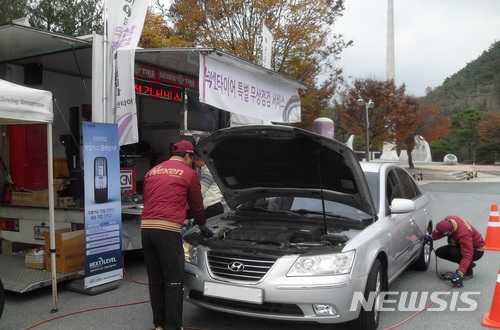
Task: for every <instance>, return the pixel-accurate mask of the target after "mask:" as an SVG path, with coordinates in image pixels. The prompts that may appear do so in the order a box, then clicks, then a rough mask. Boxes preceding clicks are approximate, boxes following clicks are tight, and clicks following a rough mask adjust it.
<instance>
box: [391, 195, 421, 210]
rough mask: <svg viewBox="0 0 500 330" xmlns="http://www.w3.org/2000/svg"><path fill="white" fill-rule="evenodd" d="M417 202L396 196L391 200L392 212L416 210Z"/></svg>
mask: <svg viewBox="0 0 500 330" xmlns="http://www.w3.org/2000/svg"><path fill="white" fill-rule="evenodd" d="M415 209H416V207H415V202H414V201H412V200H411V199H406V198H394V199H393V200H392V202H391V213H392V214H398V213H409V212H413V211H415Z"/></svg>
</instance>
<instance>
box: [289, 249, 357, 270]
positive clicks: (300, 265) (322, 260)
mask: <svg viewBox="0 0 500 330" xmlns="http://www.w3.org/2000/svg"><path fill="white" fill-rule="evenodd" d="M355 254H356V252H355V251H354V250H352V251H348V252H343V253H332V254H322V255H311V256H304V257H299V258H298V259H297V260H296V261H295V263H294V264H293V266H292V268H291V269H290V270H289V271H288V274H287V276H320V275H341V274H349V273H350V272H351V268H352V264H353V262H354V255H355Z"/></svg>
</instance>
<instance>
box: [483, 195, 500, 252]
mask: <svg viewBox="0 0 500 330" xmlns="http://www.w3.org/2000/svg"><path fill="white" fill-rule="evenodd" d="M485 242H486V244H485V245H484V248H485V249H486V250H495V251H500V218H499V217H498V205H497V204H491V211H490V219H489V220H488V229H487V230H486V237H485Z"/></svg>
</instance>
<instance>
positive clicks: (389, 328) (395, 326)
mask: <svg viewBox="0 0 500 330" xmlns="http://www.w3.org/2000/svg"><path fill="white" fill-rule="evenodd" d="M453 288H454V286H452V287H451V288H449V289H448V290H446V291H444V292H442V293H441V294H440V295H439V296H437V297H436V299H435V300H431V301H430V302H429V303H428V304H427V305H426V306H425V307H424V308H422V309H421V310H419V311H418V312H416V313H415V314H413V315H412V316H410V317H408V318H406V319H404V320H403V321H401V322H399V323H396V324H395V325H393V326H390V327H388V328H385V329H384V330H391V329H395V328H397V327H399V326H400V325H402V324H404V323H406V322H408V321H409V320H411V319H412V318H414V317H415V316H417V315H418V314H420V313H422V312H423V311H425V310H426V309H427V308H429V307H430V306H431V305H432V304H434V303H435V302H436V300H437V299H439V297H441V296H442V295H444V294H445V293H447V292H449V291H451V290H452V289H453Z"/></svg>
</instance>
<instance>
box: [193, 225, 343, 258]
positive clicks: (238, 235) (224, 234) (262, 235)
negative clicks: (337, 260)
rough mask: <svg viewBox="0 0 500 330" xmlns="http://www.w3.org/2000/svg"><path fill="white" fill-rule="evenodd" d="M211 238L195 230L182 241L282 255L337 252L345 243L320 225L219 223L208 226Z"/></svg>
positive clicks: (340, 233) (340, 235)
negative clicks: (211, 234) (325, 251)
mask: <svg viewBox="0 0 500 330" xmlns="http://www.w3.org/2000/svg"><path fill="white" fill-rule="evenodd" d="M210 229H211V230H212V231H213V232H214V236H213V237H211V238H209V239H207V238H204V237H203V236H201V235H200V234H199V232H198V231H197V230H195V231H190V232H189V233H188V234H187V235H185V236H184V237H183V239H184V240H185V241H186V242H188V243H190V244H192V245H200V244H201V245H204V246H206V247H209V248H210V249H212V250H223V251H233V252H243V253H246V252H251V253H265V254H271V255H286V254H292V253H305V252H307V251H316V250H323V249H328V250H329V251H332V249H334V250H335V251H341V250H342V248H343V247H344V245H345V244H346V243H347V241H348V240H349V237H348V236H347V235H346V231H345V230H342V229H338V228H335V229H334V228H332V229H330V228H329V229H328V230H327V231H325V229H324V228H323V227H322V226H321V225H316V224H303V225H299V226H293V227H292V226H283V225H271V224H269V223H266V224H261V223H258V224H256V223H248V222H224V221H223V222H219V223H218V224H217V225H213V226H210Z"/></svg>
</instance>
